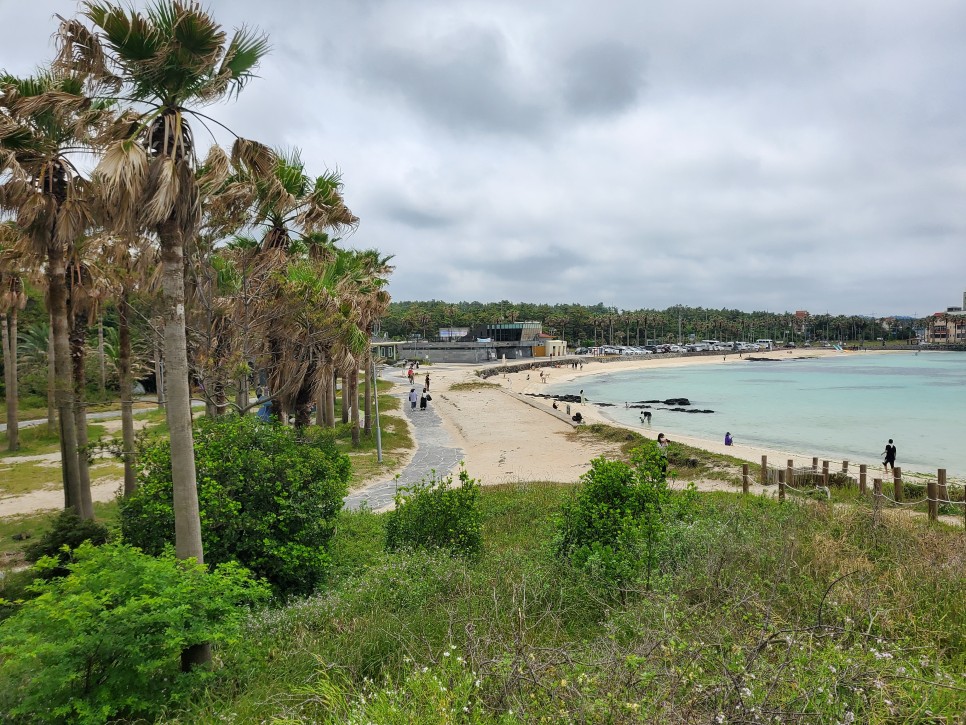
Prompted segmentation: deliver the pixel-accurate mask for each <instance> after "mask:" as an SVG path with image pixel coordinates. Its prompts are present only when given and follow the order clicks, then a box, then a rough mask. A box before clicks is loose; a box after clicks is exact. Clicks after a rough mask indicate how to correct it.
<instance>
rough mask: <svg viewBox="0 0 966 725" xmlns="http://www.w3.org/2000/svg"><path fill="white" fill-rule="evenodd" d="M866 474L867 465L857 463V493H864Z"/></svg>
mask: <svg viewBox="0 0 966 725" xmlns="http://www.w3.org/2000/svg"><path fill="white" fill-rule="evenodd" d="M867 476H868V471H867V466H866V465H865V464H864V463H862V464H860V465H859V493H861V494H864V493H865V486H866V477H867Z"/></svg>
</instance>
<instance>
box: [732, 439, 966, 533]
mask: <svg viewBox="0 0 966 725" xmlns="http://www.w3.org/2000/svg"><path fill="white" fill-rule="evenodd" d="M749 468H750V466H749V464H744V465H743V466H742V492H743V493H749V491H750V479H751V473H750V470H749ZM757 479H758V481H759V483H761V485H763V486H770V485H776V484H777V487H778V499H779V500H780V501H784V500H785V497H786V495H788V494H789V493H791V494H795V495H796V496H800V497H802V498H815V497H821V498H824V499H825V500H831V499H832V488H833V487H835V488H857V489H858V491H859V494H860V496H865V495H866V494H867V493H868V490H867V489H868V486H867V484H868V467H867V466H866V465H865V464H862V465H860V466H859V473H858V476H856V475H854V473H853V472H852V469H851V468H850V466H849V462H848V461H842V467H841V469H840V470H836V471H832V470H831V467H830V462H829V461H822V465H821V467H819V459H818V458H813V459H812V465H811V466H796V465H795V462H794V461H793V460H791V459H789V460H788V462H787V464H786V465H785V466H778V465H774V464H771V463H769V461H768V456H762V457H761V468H760V470H759V472H758V476H757ZM950 488H951V487H950V486H949V485H948V484H947V482H946V469H944V468H940V469H939V470H938V471H937V474H936V477H935V478H934V479H933V478H930V479H927V480H926V481H925V482H924V483H919V482H909V481H904V480H903V478H902V469H901V468H896V469H894V470H893V471H892V495H891V496H890V495H889V494H887V493H885V492H884V490H883V479H881V478H875V479H873V481H872V492H871V493H872V504H873V506H874V508H875V509H876V510H879V509H880V508H883V507H885V506H891V507H894V508H914V507H916V506H922V505H925V506H926V507H927V512H928V515H929V519H930V521H937V520H938V519H939V514H940V507H948V508H954V509H955V508H957V507H960V506H961V507H963V515H964V521H963V525H964V527H966V486H963V487H962V488H963V496H964V500H962V501H958V500H953V498H952V497H951V495H950ZM923 489H925V490H923ZM920 491H922V492H923V493H924V494H925V495H924V496H923V497H922V498H917V499H916V500H913V501H908V500H906V498H907V496H908V495H910V494H912V495H915V493H918V492H920ZM946 513H948V511H947V512H946Z"/></svg>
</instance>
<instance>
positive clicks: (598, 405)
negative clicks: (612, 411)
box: [594, 403, 614, 408]
mask: <svg viewBox="0 0 966 725" xmlns="http://www.w3.org/2000/svg"><path fill="white" fill-rule="evenodd" d="M594 405H596V406H597V407H599V408H613V407H614V404H613V403H594Z"/></svg>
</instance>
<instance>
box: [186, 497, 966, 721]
mask: <svg viewBox="0 0 966 725" xmlns="http://www.w3.org/2000/svg"><path fill="white" fill-rule="evenodd" d="M570 493H571V489H570V488H568V487H561V486H556V485H549V484H528V485H521V486H506V487H496V488H487V489H485V490H484V491H483V492H482V505H483V508H484V522H485V523H484V541H485V552H484V554H483V556H482V557H481V558H480V559H479V560H478V561H476V562H466V561H463V560H459V559H453V558H450V557H448V556H446V555H444V554H440V553H431V552H425V551H413V552H409V553H398V554H387V553H385V552H384V551H383V526H384V521H383V517H382V516H380V515H376V514H373V513H370V512H361V513H343V514H342V516H341V519H340V521H339V530H338V534H337V536H336V538H335V549H334V551H333V560H334V577H333V581H332V582H331V585H330V586H329V587H328V588H327V590H326V591H325V592H323V593H320V594H318V595H316V596H313V597H311V598H308V599H304V600H298V601H294V602H291V603H289V604H288V605H286V606H275V607H272V608H269V609H266V610H264V611H260V612H258V613H255V614H253V615H252V616H251V618H250V621H249V622H248V624H247V627H246V631H245V633H244V636H243V637H242V638H241V639H240V640H239V641H238V642H237V643H236V644H235V645H233V646H231V647H228V648H224V649H222V650H220V651H219V652H218V653H217V658H218V661H219V663H220V665H221V667H220V669H219V671H218V672H217V673H216V674H215V675H214V677H213V679H212V680H211V681H210V682H209V683H208V687H207V689H206V690H205V692H204V693H203V694H201V695H199V696H198V697H197V698H194V699H193V700H192V701H191V702H190V703H187V704H185V705H183V706H180V707H177V706H174V707H173V709H172V711H171V712H170V713H169V714H168V720H169V721H171V722H183V723H188V722H209V721H225V720H227V721H232V722H274V723H294V722H332V723H336V722H338V723H342V722H360V723H362V722H379V723H382V722H393V723H411V722H418V723H436V722H453V723H456V722H480V723H483V722H487V723H489V722H560V721H578V722H607V723H612V722H628V723H630V722H655V723H658V722H662V723H663V722H695V723H709V722H827V723H834V722H924V721H925V722H962V720H961V719H960V720H957V719H956V718H957V717H959V718H962V714H963V713H964V712H966V677H964V675H963V673H964V672H966V539H964V536H963V533H962V532H961V531H953V530H950V529H946V528H944V527H942V526H928V525H927V524H926V523H925V522H920V521H910V520H893V519H889V518H886V519H882V520H876V519H874V518H873V515H872V514H871V513H869V512H868V511H866V510H862V509H859V508H853V507H850V506H842V505H837V506H829V505H824V504H821V503H809V504H798V503H791V502H789V503H786V504H784V505H780V504H778V503H776V502H774V501H770V500H766V499H763V498H757V497H738V496H731V495H727V494H721V495H703V496H702V497H701V498H700V499H699V500H698V502H697V504H696V509H695V510H694V512H693V516H692V517H690V519H689V520H687V521H682V522H680V523H678V524H675V528H674V530H672V531H671V532H669V534H670V535H669V536H667V537H666V538H665V539H664V541H663V543H662V545H661V549H660V557H659V561H660V574H659V576H658V578H657V580H656V582H652V588H651V589H650V590H647V589H645V588H644V587H643V586H629V587H627V588H626V589H625V590H624V591H623V592H620V591H615V590H614V588H613V587H612V586H609V585H608V584H606V583H605V582H602V581H595V580H594V579H593V578H592V576H590V575H588V574H585V573H580V572H577V571H574V570H572V569H569V568H568V567H567V566H565V565H564V564H561V563H560V562H559V561H558V560H556V559H555V558H554V557H553V554H552V551H551V546H550V541H551V538H552V536H553V518H554V516H555V514H556V512H557V511H558V510H559V507H560V505H561V503H562V502H563V501H564V500H565V498H566V497H567V496H569V495H570ZM941 717H946V718H947V719H946V720H941V719H939V718H941Z"/></svg>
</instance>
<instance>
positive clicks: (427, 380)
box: [426, 373, 429, 391]
mask: <svg viewBox="0 0 966 725" xmlns="http://www.w3.org/2000/svg"><path fill="white" fill-rule="evenodd" d="M426 390H427V391H428V390H429V373H426Z"/></svg>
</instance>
